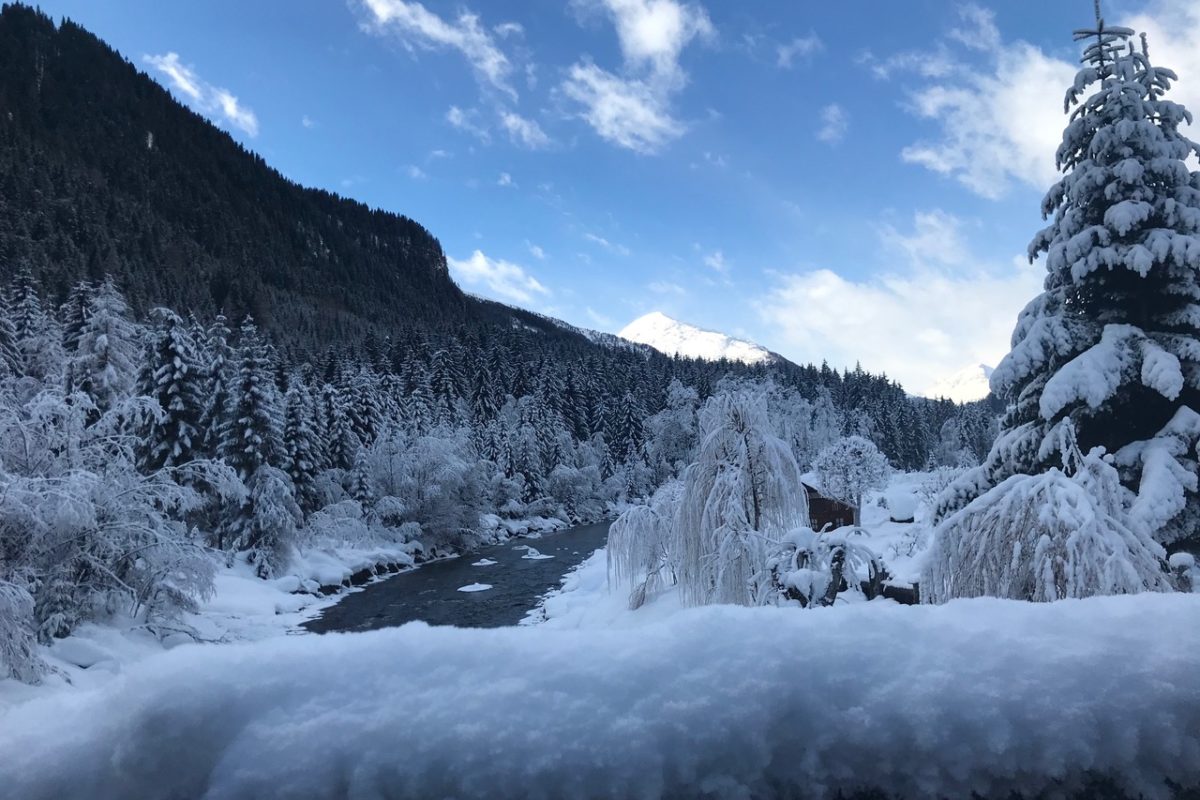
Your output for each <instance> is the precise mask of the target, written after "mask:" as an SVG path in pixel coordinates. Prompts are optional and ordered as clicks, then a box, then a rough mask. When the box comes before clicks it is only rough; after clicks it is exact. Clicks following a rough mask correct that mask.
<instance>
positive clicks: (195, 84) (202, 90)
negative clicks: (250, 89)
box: [142, 52, 258, 138]
mask: <svg viewBox="0 0 1200 800" xmlns="http://www.w3.org/2000/svg"><path fill="white" fill-rule="evenodd" d="M142 60H143V61H145V62H146V63H147V64H149V65H150V66H151V67H153V68H154V69H155V70H157V71H158V72H160V73H161V74H162V75H164V76H165V77H166V78H167V81H168V82H169V83H170V86H171V88H173V89H174V90H175V91H176V92H177V93H178V94H179V95H182V99H183V100H184V101H185V102H187V103H188V104H189V105H191V106H192V107H193V108H195V109H196V110H197V111H199V112H200V113H202V114H205V115H207V116H208V117H210V118H211V119H213V120H214V121H215V122H217V123H218V124H223V125H229V126H231V127H234V128H237V129H238V130H240V131H242V132H243V133H245V134H246V135H247V136H250V137H252V138H253V137H255V136H258V117H256V116H255V114H254V112H253V111H252V110H251V109H249V108H248V107H246V106H244V105H242V104H241V102H240V101H239V100H238V98H237V97H236V96H235V95H234V94H233V93H232V92H230V91H229V90H228V89H223V88H221V87H220V86H214V85H213V84H211V83H209V82H208V81H206V80H204V79H203V78H201V77H200V76H199V75H198V74H196V70H195V69H194V68H192V67H191V66H190V65H187V64H184V63H183V62H182V61H181V60H180V59H179V54H178V53H173V52H172V53H166V54H163V55H144V56H142Z"/></svg>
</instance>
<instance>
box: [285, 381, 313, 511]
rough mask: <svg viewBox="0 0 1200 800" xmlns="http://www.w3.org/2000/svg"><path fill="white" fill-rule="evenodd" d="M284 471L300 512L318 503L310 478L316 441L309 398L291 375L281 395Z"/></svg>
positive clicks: (307, 393)
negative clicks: (286, 387) (284, 394)
mask: <svg viewBox="0 0 1200 800" xmlns="http://www.w3.org/2000/svg"><path fill="white" fill-rule="evenodd" d="M284 408H285V411H284V422H283V450H284V454H285V458H286V462H285V464H284V471H285V472H287V474H288V477H290V478H291V479H292V485H293V486H294V487H295V489H296V503H297V504H298V505H299V506H300V510H301V511H303V512H304V513H306V514H307V513H311V512H313V511H316V510H317V508H318V506H319V501H318V498H317V493H316V488H315V486H314V483H313V478H314V476H315V475H316V472H317V455H316V453H317V450H318V449H319V448H318V442H317V439H316V434H315V433H314V431H313V420H312V417H313V400H312V395H311V394H310V393H309V391H308V387H307V386H306V385H305V383H304V381H303V380H301V379H300V378H299V377H298V376H293V378H292V380H291V382H290V384H289V386H288V391H287V395H286V396H285V397H284Z"/></svg>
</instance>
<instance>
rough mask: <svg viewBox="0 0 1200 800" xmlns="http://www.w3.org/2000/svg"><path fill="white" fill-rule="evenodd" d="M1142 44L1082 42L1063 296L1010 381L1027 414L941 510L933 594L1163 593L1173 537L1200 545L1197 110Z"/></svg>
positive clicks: (1012, 423) (1057, 223)
mask: <svg viewBox="0 0 1200 800" xmlns="http://www.w3.org/2000/svg"><path fill="white" fill-rule="evenodd" d="M1132 35H1133V31H1131V30H1129V29H1127V28H1115V27H1107V26H1105V25H1104V23H1103V21H1102V20H1097V26H1096V28H1095V29H1092V30H1085V31H1077V32H1076V39H1078V40H1086V41H1087V42H1088V44H1087V46H1086V49H1085V50H1084V55H1083V62H1084V67H1083V68H1082V69H1081V70H1080V71H1079V73H1078V75H1077V76H1076V79H1075V82H1074V85H1073V86H1072V87H1071V89H1070V90H1069V91H1068V92H1067V100H1066V105H1067V108H1068V109H1070V108H1071V106H1075V108H1074V110H1073V111H1072V112H1071V116H1070V122H1069V123H1068V125H1067V128H1066V130H1065V131H1064V133H1063V143H1062V145H1061V146H1060V147H1059V149H1058V154H1057V163H1058V166H1059V167H1060V169H1062V171H1063V172H1064V176H1063V178H1062V180H1060V181H1059V182H1058V183H1057V184H1055V185H1054V186H1053V187H1052V188H1051V189H1050V192H1049V193H1048V194H1047V195H1046V199H1045V201H1044V202H1043V212H1044V213H1045V214H1046V215H1047V216H1048V215H1050V214H1053V215H1054V220H1053V223H1052V224H1051V225H1049V226H1048V227H1047V228H1045V229H1044V230H1043V231H1041V232H1040V233H1039V234H1038V235H1037V236H1036V237H1035V238H1034V240H1033V242H1032V243H1031V244H1030V248H1029V253H1030V257H1031V258H1034V257H1037V256H1038V255H1039V254H1042V253H1044V254H1045V255H1046V269H1047V273H1048V274H1047V277H1046V282H1045V291H1044V292H1043V293H1042V294H1041V295H1039V296H1038V297H1037V298H1035V299H1034V300H1033V301H1032V302H1031V303H1030V304H1029V305H1028V306H1027V307H1026V308H1025V310H1024V311H1022V313H1021V316H1020V318H1019V320H1018V322H1017V326H1016V330H1015V332H1014V333H1013V349H1012V352H1011V353H1009V355H1008V356H1006V357H1005V359H1004V360H1003V361H1002V362H1001V363H1000V365H999V366H998V367H997V369H996V371H995V372H994V373H993V375H992V388H993V391H994V392H995V393H996V394H997V395H999V396H1001V397H1003V398H1005V399H1006V400H1007V402H1008V404H1009V406H1008V411H1007V413H1006V415H1005V417H1004V420H1003V421H1002V424H1001V433H1000V436H999V438H998V439H997V441H996V443H995V445H994V446H993V447H992V450H991V452H990V453H989V455H988V458H987V460H986V462H985V463H984V464H983V465H982V466H980V467H979V468H977V469H975V470H972V471H970V472H968V473H967V474H966V475H964V476H963V478H962V479H960V480H959V481H956V482H955V483H954V484H952V485H951V486H950V487H949V488H948V489H947V491H946V492H945V493H944V494H943V495H942V498H941V500H940V502H939V507H938V509H937V512H936V514H935V519H939V520H942V522H941V525H940V526H939V528H938V530H937V533H936V537H935V545H934V551H933V553H932V554H931V556H930V558H929V560H928V562H927V574H926V576H925V578H924V579H923V581H924V582H923V583H922V597H923V599H928V600H932V601H934V602H937V601H940V600H946V599H949V598H952V597H958V596H963V595H971V594H979V593H1005V594H1007V595H1008V596H1024V597H1027V598H1030V599H1035V598H1036V599H1055V598H1056V597H1068V596H1070V597H1077V596H1084V595H1088V594H1104V593H1118V592H1132V591H1141V590H1147V589H1159V588H1162V587H1163V585H1164V583H1163V581H1162V580H1161V575H1162V559H1163V555H1164V554H1163V551H1162V548H1161V547H1160V546H1159V544H1158V543H1156V541H1155V540H1157V542H1161V543H1172V542H1179V541H1180V540H1183V539H1188V538H1194V537H1196V535H1197V533H1196V531H1197V523H1198V522H1200V497H1198V495H1197V464H1196V444H1197V442H1198V441H1200V414H1198V413H1197V409H1200V280H1198V277H1200V175H1196V174H1193V173H1190V172H1189V170H1188V168H1187V166H1186V165H1185V163H1184V160H1185V159H1186V158H1188V157H1189V156H1190V155H1192V154H1194V153H1196V152H1198V151H1197V147H1196V145H1195V144H1194V143H1193V142H1191V141H1189V140H1188V139H1187V138H1185V137H1184V136H1183V135H1182V134H1181V133H1180V131H1179V126H1180V125H1181V124H1182V123H1184V122H1185V121H1190V120H1191V115H1190V114H1189V113H1188V112H1187V111H1186V110H1185V109H1184V108H1183V107H1182V106H1180V105H1178V104H1176V103H1173V102H1170V101H1168V100H1166V99H1164V97H1163V95H1164V93H1165V92H1166V91H1167V90H1168V89H1169V88H1170V83H1171V81H1172V80H1173V79H1174V78H1175V75H1174V73H1172V72H1170V71H1169V70H1165V69H1161V68H1157V67H1154V66H1153V65H1152V64H1151V63H1150V59H1149V56H1148V54H1147V52H1146V49H1145V42H1144V40H1143V43H1142V48H1141V49H1140V51H1139V50H1138V49H1135V48H1134V46H1133V43H1132V42H1131V37H1132ZM1093 87H1094V88H1093ZM1088 90H1092V93H1091V94H1090V95H1088V96H1087V97H1086V99H1084V94H1085V92H1087V91H1088ZM1075 449H1078V451H1079V452H1082V453H1086V454H1087V455H1086V456H1078V457H1073V456H1071V455H1070V454H1071V452H1072V451H1073V450H1075ZM1064 454H1065V455H1064ZM1110 478H1111V479H1112V480H1110ZM1117 479H1119V483H1118V480H1117ZM1118 487H1119V488H1121V491H1119V492H1118V491H1116V489H1117V488H1118ZM1029 503H1039V504H1040V505H1039V506H1036V507H1035V506H1029V507H1026V504H1029ZM1034 513H1036V518H1034V517H1031V516H1030V515H1031V514H1034ZM1080 515H1083V517H1082V518H1081V516H1080ZM1093 517H1094V518H1093ZM1022 526H1024V527H1022ZM1034 533H1036V534H1037V536H1033V534H1034ZM1030 537H1032V538H1030ZM1034 547H1036V548H1037V551H1036V552H1034V551H1033V549H1032V548H1034ZM1031 562H1033V563H1035V564H1036V565H1038V566H1037V567H1036V571H1037V573H1038V574H1037V575H1036V582H1030V581H1026V580H1025V579H1024V578H1023V577H1022V576H1023V575H1025V573H1026V572H1028V570H1029V569H1030V564H1031ZM926 583H927V584H928V588H927V586H926Z"/></svg>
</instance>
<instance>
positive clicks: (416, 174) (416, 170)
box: [404, 164, 429, 181]
mask: <svg viewBox="0 0 1200 800" xmlns="http://www.w3.org/2000/svg"><path fill="white" fill-rule="evenodd" d="M404 171H405V172H406V173H408V177H410V178H412V179H413V180H414V181H422V180H425V179H426V178H428V177H429V176H428V175H426V174H425V170H423V169H421V168H420V167H418V166H417V165H416V164H409V165H408V166H407V167H406V168H405V169H404Z"/></svg>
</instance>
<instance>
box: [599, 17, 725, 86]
mask: <svg viewBox="0 0 1200 800" xmlns="http://www.w3.org/2000/svg"><path fill="white" fill-rule="evenodd" d="M580 4H581V5H584V6H590V7H593V8H597V9H603V10H604V11H607V12H608V15H609V17H610V18H611V19H612V21H613V24H614V26H615V27H616V30H617V39H618V40H619V42H620V45H621V54H622V55H623V56H624V58H625V63H626V64H627V65H628V66H629V67H631V68H634V69H639V68H644V69H648V70H649V71H650V73H651V75H652V76H653V77H654V79H655V80H656V81H661V82H664V83H668V84H672V85H681V84H682V83H683V82H684V81H686V76H685V75H684V74H683V70H682V69H681V68H680V66H679V55H680V53H682V52H683V49H684V48H685V47H687V45H688V44H689V43H690V42H691V41H692V40H693V39H696V38H700V39H711V38H712V37H713V36H714V35H715V34H716V29H715V28H714V27H713V24H712V21H711V20H710V19H709V18H708V13H707V12H706V11H705V10H704V8H703V7H701V6H699V5H693V4H690V3H680V2H677V0H585V1H584V2H582V3H580Z"/></svg>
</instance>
